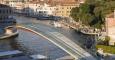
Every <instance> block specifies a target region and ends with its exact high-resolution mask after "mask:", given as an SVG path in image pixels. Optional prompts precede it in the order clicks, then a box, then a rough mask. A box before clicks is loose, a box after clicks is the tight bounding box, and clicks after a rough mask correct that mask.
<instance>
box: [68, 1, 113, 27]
mask: <svg viewBox="0 0 115 60" xmlns="http://www.w3.org/2000/svg"><path fill="white" fill-rule="evenodd" d="M114 9H115V0H86V2H85V3H84V4H81V5H80V7H79V8H78V7H75V8H73V9H72V10H71V15H70V16H71V17H72V18H74V20H75V21H78V20H80V21H81V22H82V23H83V24H85V25H87V26H91V27H94V28H98V29H101V28H102V26H103V25H104V22H105V17H106V15H107V14H110V13H112V12H113V11H114ZM76 13H77V14H76Z"/></svg>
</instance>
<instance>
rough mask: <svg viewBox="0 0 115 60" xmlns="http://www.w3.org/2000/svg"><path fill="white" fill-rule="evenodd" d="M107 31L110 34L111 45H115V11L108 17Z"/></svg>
mask: <svg viewBox="0 0 115 60" xmlns="http://www.w3.org/2000/svg"><path fill="white" fill-rule="evenodd" d="M106 33H107V35H108V36H110V38H111V40H110V41H109V44H110V45H115V11H114V13H112V14H110V15H109V16H108V17H106Z"/></svg>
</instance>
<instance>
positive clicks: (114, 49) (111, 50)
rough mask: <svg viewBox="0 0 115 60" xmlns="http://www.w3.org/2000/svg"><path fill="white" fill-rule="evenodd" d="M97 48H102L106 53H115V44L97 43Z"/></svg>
mask: <svg viewBox="0 0 115 60" xmlns="http://www.w3.org/2000/svg"><path fill="white" fill-rule="evenodd" d="M96 48H97V49H98V48H102V49H103V51H104V52H105V53H111V54H115V46H105V45H96Z"/></svg>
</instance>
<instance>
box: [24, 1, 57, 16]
mask: <svg viewBox="0 0 115 60" xmlns="http://www.w3.org/2000/svg"><path fill="white" fill-rule="evenodd" d="M55 8H56V7H55V6H50V5H48V4H46V3H42V4H40V3H37V2H35V3H26V4H25V12H26V13H29V14H32V15H33V14H34V15H38V14H42V15H53V13H54V12H55Z"/></svg>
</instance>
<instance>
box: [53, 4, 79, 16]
mask: <svg viewBox="0 0 115 60" xmlns="http://www.w3.org/2000/svg"><path fill="white" fill-rule="evenodd" d="M76 6H79V4H76V3H71V4H62V5H57V6H56V9H55V13H54V15H55V16H62V17H70V11H71V9H72V8H74V7H76Z"/></svg>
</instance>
